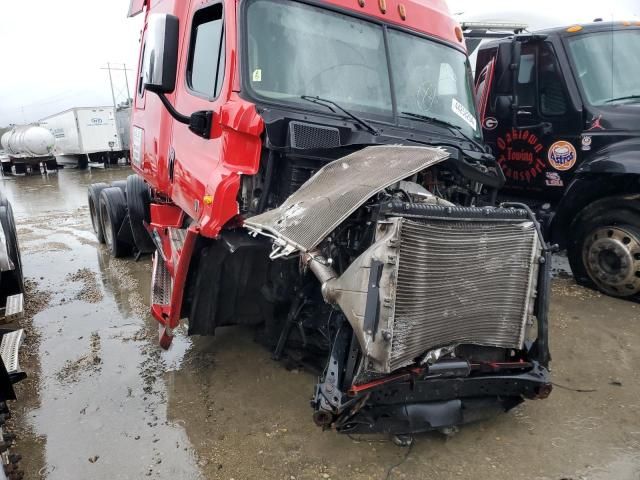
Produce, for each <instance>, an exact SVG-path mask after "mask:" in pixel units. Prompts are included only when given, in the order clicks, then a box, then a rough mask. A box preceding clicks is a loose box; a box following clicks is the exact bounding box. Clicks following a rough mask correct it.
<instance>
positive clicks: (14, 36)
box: [0, 0, 640, 126]
mask: <svg viewBox="0 0 640 480" xmlns="http://www.w3.org/2000/svg"><path fill="white" fill-rule="evenodd" d="M183 1H186V0H183ZM449 4H450V6H451V10H452V11H453V12H458V13H459V12H463V15H461V16H460V17H459V18H460V19H461V20H462V19H465V20H509V21H514V22H523V23H528V24H529V25H531V27H532V28H541V27H546V26H555V25H567V24H572V23H576V22H587V21H591V20H593V19H594V18H597V17H602V18H604V19H605V20H608V19H612V18H616V19H620V18H630V17H632V16H635V17H636V18H640V0H609V1H602V0H536V1H531V0H528V1H524V0H510V1H506V0H449ZM128 8H129V0H29V1H26V0H0V45H1V48H2V57H1V61H0V65H2V67H1V72H2V74H1V75H0V126H3V125H7V124H9V123H23V122H25V121H26V122H32V121H36V120H38V119H40V118H42V117H44V116H47V115H50V114H53V113H57V112H59V111H62V110H65V109H67V108H70V107H75V106H97V105H110V104H111V103H112V101H111V90H110V88H109V78H108V74H107V72H106V71H105V70H100V68H101V67H106V64H107V62H113V63H116V64H118V66H119V67H121V66H122V64H123V63H126V64H127V66H128V67H130V68H131V69H132V70H134V71H135V69H136V65H137V61H138V40H139V32H140V27H141V21H142V16H141V15H140V16H138V17H136V18H133V19H128V18H126V14H127V10H128ZM128 73H129V83H130V88H131V89H132V90H133V88H134V82H135V79H134V76H135V75H134V72H133V71H131V72H128ZM113 76H114V84H115V89H116V94H117V101H118V102H120V101H123V100H124V99H125V98H126V88H125V82H124V75H123V73H122V72H113Z"/></svg>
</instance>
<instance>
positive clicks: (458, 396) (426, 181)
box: [88, 0, 551, 434]
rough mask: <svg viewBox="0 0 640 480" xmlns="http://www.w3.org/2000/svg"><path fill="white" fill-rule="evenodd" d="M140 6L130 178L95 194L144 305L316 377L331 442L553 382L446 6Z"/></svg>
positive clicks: (545, 259) (164, 338)
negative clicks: (146, 288)
mask: <svg viewBox="0 0 640 480" xmlns="http://www.w3.org/2000/svg"><path fill="white" fill-rule="evenodd" d="M142 11H145V15H146V18H145V27H144V30H143V36H142V44H141V54H140V66H139V76H138V88H137V95H136V99H135V102H134V108H133V115H132V135H131V138H132V146H131V149H132V151H131V159H132V167H133V169H134V171H135V172H136V174H135V175H131V176H130V177H129V178H128V179H127V182H126V185H117V186H111V187H109V186H108V185H106V184H94V185H92V186H90V187H89V192H88V194H89V195H88V196H89V204H90V210H91V215H92V222H93V225H94V228H95V230H96V234H97V236H98V238H99V239H101V240H104V241H105V242H106V243H107V246H108V247H109V248H110V249H111V252H112V253H113V254H114V255H117V256H123V255H127V254H129V253H131V252H134V253H135V252H143V253H144V252H149V253H153V281H152V294H151V311H152V314H153V316H154V317H155V318H156V319H157V320H158V322H159V323H160V343H161V345H162V346H163V347H165V348H168V347H169V345H170V343H171V340H172V334H173V330H174V329H175V328H176V327H177V326H178V325H179V323H180V322H181V321H182V322H185V323H186V324H187V325H188V332H189V334H193V335H213V334H214V333H215V331H216V329H217V328H219V327H223V326H227V325H238V324H239V325H251V326H255V327H256V328H257V329H258V331H259V332H260V335H259V336H260V338H261V339H262V340H263V341H264V342H266V343H268V344H269V345H270V346H271V348H272V349H273V355H274V357H275V358H276V359H278V358H282V357H284V356H287V357H288V358H289V359H294V360H296V361H299V362H301V363H303V364H305V365H310V366H312V367H315V368H316V369H317V371H318V372H319V379H318V382H317V384H316V386H315V389H314V393H313V399H312V402H311V405H312V408H313V419H314V421H315V422H316V424H318V425H319V426H321V427H323V428H333V429H335V430H337V431H340V432H349V433H375V432H386V433H391V434H411V433H416V432H421V431H426V430H434V429H440V430H446V429H448V428H449V427H453V426H456V425H461V424H464V423H467V422H470V421H474V420H477V419H480V418H485V417H486V416H488V415H493V414H495V413H497V412H500V411H505V410H509V409H510V408H512V407H514V406H515V405H518V404H519V403H521V402H522V401H523V400H524V399H526V398H529V399H534V398H544V397H546V396H547V395H548V394H549V393H550V391H551V383H550V379H549V373H548V362H549V351H548V344H547V325H548V320H547V305H548V289H549V267H550V251H549V248H548V246H547V245H546V244H545V242H544V239H543V238H542V235H541V233H540V230H539V228H538V224H537V223H536V221H535V218H534V217H533V215H532V213H531V212H530V211H529V210H528V209H526V208H523V207H521V206H519V205H515V204H512V205H501V206H494V203H495V197H496V192H497V189H499V188H500V187H501V186H502V184H503V182H504V176H503V175H502V172H501V170H500V167H499V165H498V164H497V162H496V161H495V159H494V158H493V157H492V156H491V155H489V154H487V153H486V150H485V149H484V148H483V145H482V135H481V127H480V125H479V123H478V121H477V115H476V110H475V106H474V98H473V90H472V78H471V71H470V68H469V63H468V60H467V56H466V50H465V46H464V41H463V37H462V31H461V30H460V28H459V26H458V25H457V23H456V22H455V21H454V20H453V18H452V17H451V15H450V14H449V12H448V10H447V7H446V4H445V2H444V0H420V1H416V0H380V1H371V0H330V1H322V2H318V1H304V2H302V1H290V0H241V1H235V0H229V1H225V2H220V1H195V0H192V1H190V2H186V1H185V2H178V1H169V0H164V1H154V0H151V1H148V0H147V1H144V0H137V1H133V2H132V5H131V9H130V15H134V14H137V13H140V12H142Z"/></svg>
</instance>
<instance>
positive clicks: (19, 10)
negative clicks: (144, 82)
mask: <svg viewBox="0 0 640 480" xmlns="http://www.w3.org/2000/svg"><path fill="white" fill-rule="evenodd" d="M128 9H129V0H29V1H25V0H0V49H1V52H2V53H1V57H0V58H1V60H0V65H1V67H0V71H1V75H0V126H3V125H7V124H9V123H23V122H24V121H25V120H26V121H27V122H31V121H35V120H38V119H40V118H42V117H44V116H46V115H50V114H53V113H57V112H59V111H62V110H65V109H67V108H70V107H75V106H97V105H111V104H112V103H113V102H112V100H111V89H110V87H109V76H108V73H107V71H106V70H100V68H101V67H106V66H107V62H114V63H118V64H119V65H118V66H119V67H120V68H122V64H123V63H126V64H127V66H128V67H129V68H132V70H133V71H132V72H128V74H129V82H130V84H131V85H132V87H131V88H133V84H134V76H135V74H134V71H135V69H136V66H137V62H138V38H139V32H140V27H141V24H142V16H138V17H136V18H133V19H129V18H127V11H128ZM113 75H114V86H115V89H116V93H117V94H118V98H117V101H118V102H120V101H123V100H125V99H126V88H125V82H124V75H123V72H113ZM23 109H24V115H23Z"/></svg>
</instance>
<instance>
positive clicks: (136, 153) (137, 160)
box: [131, 125, 144, 167]
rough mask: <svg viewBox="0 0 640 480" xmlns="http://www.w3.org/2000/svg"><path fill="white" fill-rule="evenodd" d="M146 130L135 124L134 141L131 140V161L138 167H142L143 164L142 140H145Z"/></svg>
mask: <svg viewBox="0 0 640 480" xmlns="http://www.w3.org/2000/svg"><path fill="white" fill-rule="evenodd" d="M143 136H144V130H142V129H141V128H140V127H136V126H135V125H134V126H133V128H132V137H133V141H132V142H131V145H132V148H131V163H133V164H134V165H135V166H136V167H140V165H141V164H142V142H143Z"/></svg>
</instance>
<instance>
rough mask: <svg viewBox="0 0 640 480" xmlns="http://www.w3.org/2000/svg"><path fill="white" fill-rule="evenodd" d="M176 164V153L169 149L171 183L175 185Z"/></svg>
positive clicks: (171, 148)
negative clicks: (174, 172) (174, 170)
mask: <svg viewBox="0 0 640 480" xmlns="http://www.w3.org/2000/svg"><path fill="white" fill-rule="evenodd" d="M175 162H176V151H175V150H174V149H173V147H169V181H170V182H171V183H173V168H174V165H175Z"/></svg>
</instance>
